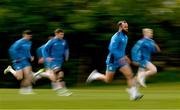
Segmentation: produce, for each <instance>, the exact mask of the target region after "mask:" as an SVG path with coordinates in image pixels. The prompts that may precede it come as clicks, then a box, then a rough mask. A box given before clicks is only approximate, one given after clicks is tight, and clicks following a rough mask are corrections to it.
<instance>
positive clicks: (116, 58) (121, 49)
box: [87, 21, 142, 100]
mask: <svg viewBox="0 0 180 110" xmlns="http://www.w3.org/2000/svg"><path fill="white" fill-rule="evenodd" d="M118 27H119V30H118V32H116V33H115V34H114V35H113V36H112V38H111V41H110V45H109V54H108V56H107V59H106V64H107V67H106V73H105V74H101V73H99V72H98V71H97V70H94V71H93V72H92V73H91V74H90V75H89V77H88V79H87V83H90V82H92V81H93V80H101V81H104V82H106V83H109V82H111V81H112V79H113V77H114V74H115V71H116V69H118V70H119V71H120V72H122V73H123V74H124V76H125V77H126V79H127V84H128V89H127V91H128V93H129V95H130V100H138V99H140V98H141V97H142V95H141V94H140V93H139V92H138V88H137V87H136V79H135V78H134V77H133V73H132V70H131V67H130V66H129V64H128V63H129V62H130V60H129V58H128V57H127V56H126V54H125V49H126V45H127V41H128V37H127V33H128V23H127V22H126V21H119V22H118Z"/></svg>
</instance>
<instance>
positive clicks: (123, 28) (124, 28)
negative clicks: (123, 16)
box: [117, 20, 128, 34]
mask: <svg viewBox="0 0 180 110" xmlns="http://www.w3.org/2000/svg"><path fill="white" fill-rule="evenodd" d="M117 25H118V27H119V31H122V32H123V33H125V34H127V33H128V23H127V22H126V21H125V20H123V21H119V22H118V23H117Z"/></svg>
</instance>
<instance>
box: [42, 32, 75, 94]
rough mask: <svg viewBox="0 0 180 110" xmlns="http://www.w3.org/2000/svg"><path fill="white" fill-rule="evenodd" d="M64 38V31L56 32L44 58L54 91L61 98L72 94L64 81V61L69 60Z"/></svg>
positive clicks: (48, 43) (45, 48) (49, 42)
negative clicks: (62, 68)
mask: <svg viewBox="0 0 180 110" xmlns="http://www.w3.org/2000/svg"><path fill="white" fill-rule="evenodd" d="M63 38H64V31H63V30H61V29H56V30H55V37H54V38H53V39H51V40H49V41H48V42H47V43H46V44H45V47H44V48H43V52H42V53H43V58H44V59H45V63H46V67H47V68H48V70H47V71H48V72H49V73H50V80H51V82H52V87H53V89H54V90H55V91H56V92H57V93H58V95H60V96H69V95H71V94H72V93H71V92H69V91H68V90H67V88H66V87H65V82H64V81H63V77H64V73H63V72H62V70H61V67H62V64H63V62H64V61H67V60H68V58H69V48H68V45H67V42H66V40H64V39H63Z"/></svg>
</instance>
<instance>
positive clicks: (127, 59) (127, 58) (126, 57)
mask: <svg viewBox="0 0 180 110" xmlns="http://www.w3.org/2000/svg"><path fill="white" fill-rule="evenodd" d="M125 59H126V61H127V62H128V63H129V64H131V60H130V59H129V57H128V56H125Z"/></svg>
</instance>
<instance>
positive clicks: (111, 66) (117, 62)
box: [106, 57, 128, 72]
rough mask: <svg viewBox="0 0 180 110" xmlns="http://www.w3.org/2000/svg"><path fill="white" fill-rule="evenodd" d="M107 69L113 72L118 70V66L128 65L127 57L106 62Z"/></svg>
mask: <svg viewBox="0 0 180 110" xmlns="http://www.w3.org/2000/svg"><path fill="white" fill-rule="evenodd" d="M106 64H107V65H106V71H111V72H116V70H117V69H118V68H121V67H123V66H125V65H128V62H127V60H126V59H125V57H123V58H119V59H118V60H115V61H113V62H112V61H111V62H106Z"/></svg>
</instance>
